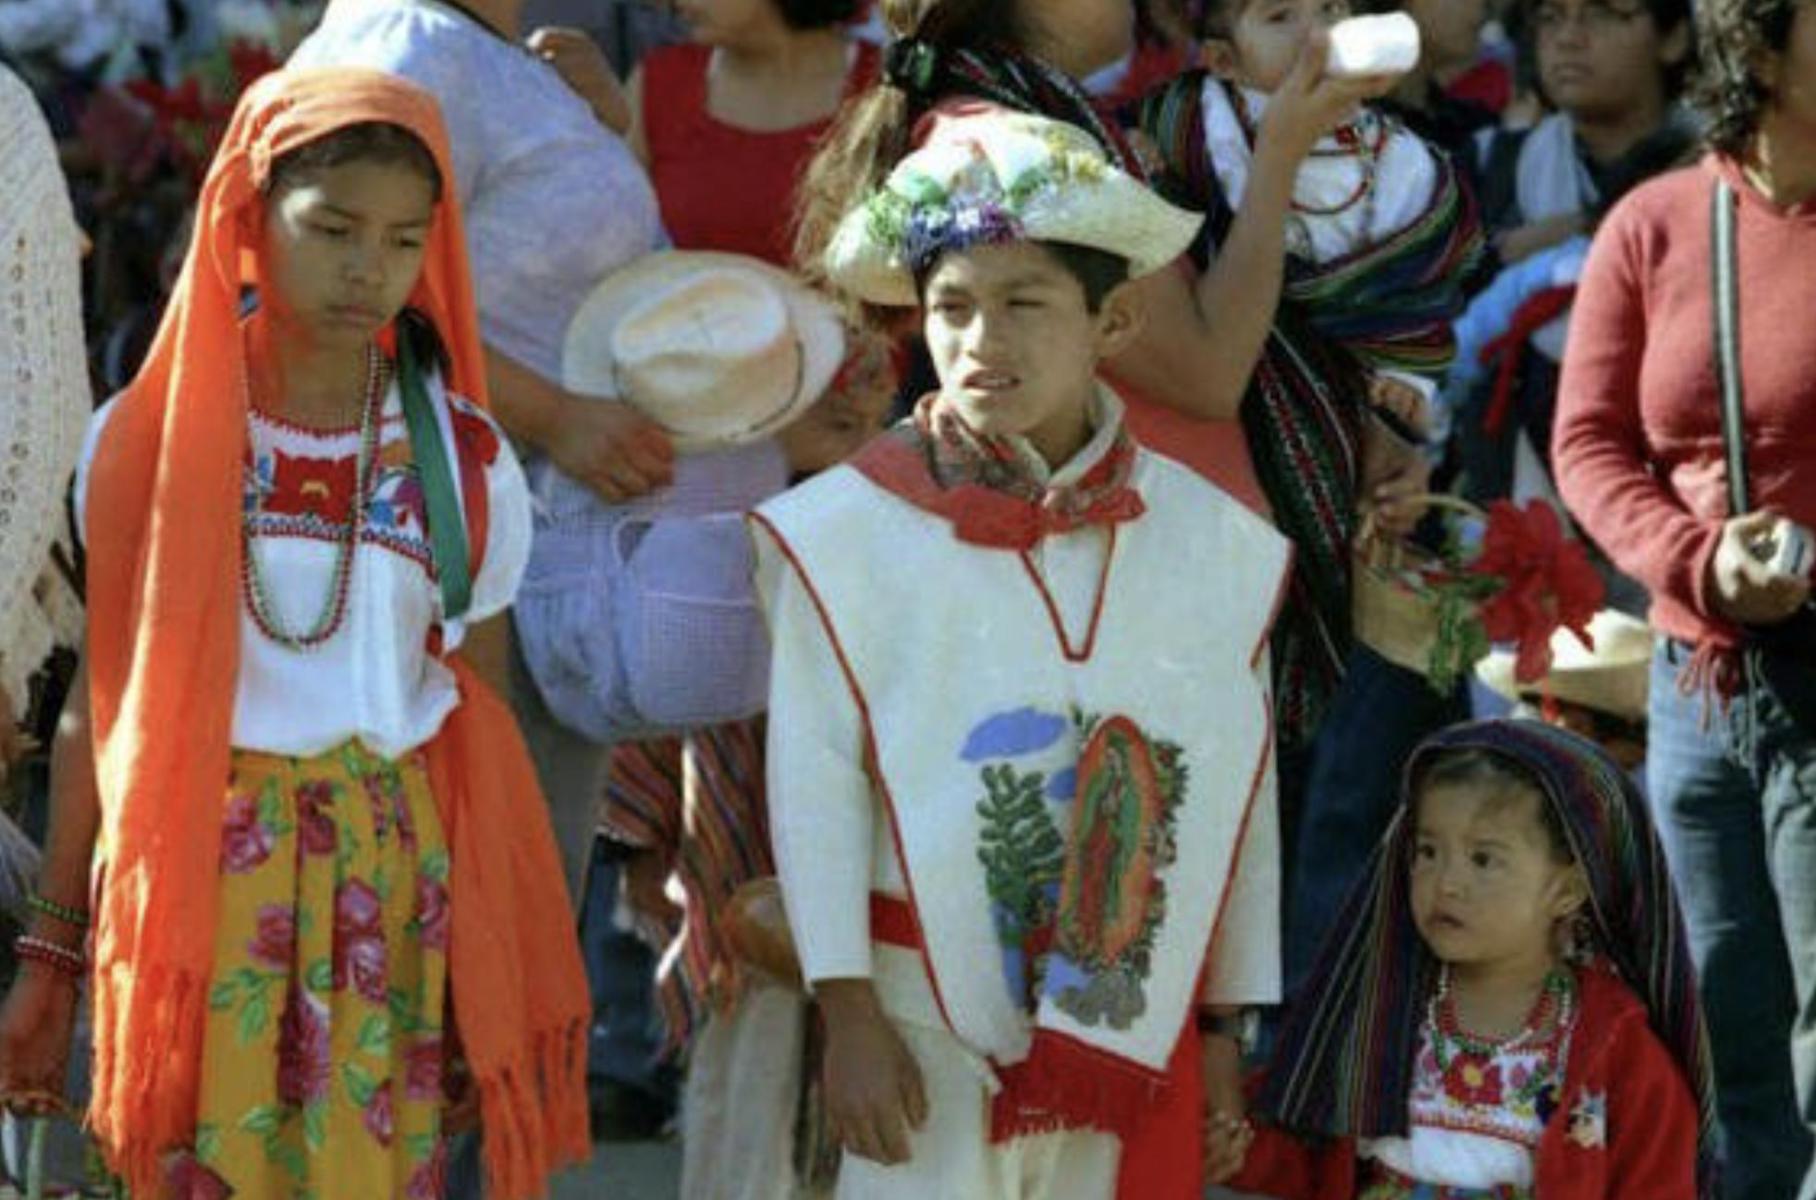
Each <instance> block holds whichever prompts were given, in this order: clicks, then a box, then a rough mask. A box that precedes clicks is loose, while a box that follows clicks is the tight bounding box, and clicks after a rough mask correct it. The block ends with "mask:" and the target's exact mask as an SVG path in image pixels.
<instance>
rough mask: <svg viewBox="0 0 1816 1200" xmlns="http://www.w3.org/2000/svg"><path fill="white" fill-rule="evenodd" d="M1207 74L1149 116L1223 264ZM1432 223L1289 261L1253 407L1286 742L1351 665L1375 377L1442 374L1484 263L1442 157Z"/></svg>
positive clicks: (1171, 186) (1167, 180)
mask: <svg viewBox="0 0 1816 1200" xmlns="http://www.w3.org/2000/svg"><path fill="white" fill-rule="evenodd" d="M1205 79H1206V75H1205V73H1204V72H1203V71H1190V72H1187V73H1186V74H1184V75H1181V76H1180V77H1179V78H1178V79H1176V80H1174V81H1173V82H1172V83H1170V84H1168V85H1167V86H1166V87H1164V88H1162V89H1161V90H1159V91H1157V92H1155V93H1153V94H1152V95H1151V96H1149V97H1148V99H1147V100H1145V101H1144V102H1143V103H1142V105H1141V108H1140V110H1139V116H1138V122H1139V125H1140V128H1141V130H1142V132H1143V133H1144V134H1145V135H1146V136H1147V138H1148V139H1149V140H1150V141H1151V142H1152V143H1153V145H1154V146H1155V147H1156V149H1157V150H1158V151H1159V154H1160V158H1161V162H1162V173H1161V176H1160V178H1159V180H1158V181H1157V183H1158V186H1159V188H1160V190H1161V192H1162V194H1164V195H1166V196H1167V198H1168V199H1170V200H1173V201H1174V202H1175V203H1178V204H1182V205H1186V206H1188V207H1191V208H1196V209H1202V210H1204V212H1205V218H1206V219H1205V226H1204V230H1203V232H1202V233H1201V234H1200V237H1199V242H1198V244H1197V245H1196V246H1195V247H1194V248H1193V255H1194V257H1195V258H1196V259H1197V261H1198V264H1199V266H1200V268H1203V267H1204V266H1205V265H1206V264H1208V263H1209V262H1210V260H1211V259H1212V258H1213V257H1214V256H1215V254H1216V251H1217V247H1219V246H1220V245H1222V243H1223V241H1224V239H1225V238H1226V237H1227V236H1228V234H1229V229H1230V226H1231V224H1232V223H1233V222H1234V221H1235V215H1236V214H1235V211H1234V209H1232V208H1231V206H1230V203H1229V200H1228V199H1227V197H1225V196H1224V194H1223V189H1222V185H1221V184H1220V183H1219V182H1218V179H1217V173H1216V171H1215V170H1214V169H1213V167H1212V164H1211V160H1210V153H1209V150H1208V149H1207V147H1206V145H1205V140H1204V83H1205ZM1438 161H1439V169H1440V172H1441V181H1442V182H1441V185H1440V186H1439V188H1438V189H1437V191H1436V193H1435V194H1434V197H1433V200H1432V203H1431V205H1430V206H1429V208H1428V209H1427V211H1426V213H1425V214H1424V215H1423V216H1422V217H1421V218H1420V219H1419V220H1417V221H1415V222H1414V223H1413V224H1412V225H1410V226H1408V227H1407V229H1405V230H1404V231H1402V232H1401V233H1400V234H1399V235H1397V236H1396V237H1394V238H1392V239H1391V240H1389V241H1388V242H1386V243H1384V244H1382V245H1380V246H1376V247H1372V248H1370V249H1368V250H1365V251H1362V252H1360V253H1357V254H1355V255H1352V256H1350V257H1348V258H1345V259H1342V260H1340V261H1338V262H1335V263H1330V264H1327V265H1325V266H1323V267H1314V266H1312V265H1311V264H1308V263H1305V262H1300V261H1298V260H1289V261H1288V263H1287V275H1286V281H1285V287H1284V291H1283V294H1282V297H1281V301H1280V307H1279V310H1278V312H1277V314H1276V316H1275V320H1274V328H1273V331H1272V332H1271V334H1270V335H1269V337H1268V340H1267V343H1266V345H1265V347H1264V348H1263V350H1262V354H1261V361H1260V362H1259V363H1258V364H1257V365H1256V368H1255V374H1254V378H1253V380H1252V381H1251V383H1250V385H1249V391H1248V395H1247V396H1246V397H1245V398H1244V400H1243V404H1242V413H1241V418H1242V426H1243V432H1244V434H1245V435H1246V437H1247V441H1248V445H1249V453H1250V456H1251V457H1252V458H1253V460H1254V464H1255V473H1256V476H1257V477H1258V479H1259V480H1260V483H1261V487H1262V490H1263V491H1264V492H1265V493H1266V494H1267V498H1268V501H1269V503H1270V504H1271V505H1272V506H1273V510H1274V515H1275V519H1276V521H1277V522H1278V523H1279V525H1280V528H1281V530H1282V531H1283V532H1284V533H1286V534H1287V535H1288V536H1289V537H1291V538H1292V539H1293V542H1294V544H1295V545H1296V546H1297V548H1298V558H1297V561H1296V564H1295V570H1294V574H1293V580H1292V584H1291V587H1290V589H1289V591H1288V594H1287V599H1286V604H1285V606H1284V607H1283V609H1282V611H1281V614H1280V619H1279V621H1278V622H1277V623H1276V624H1275V627H1274V644H1273V652H1274V655H1273V657H1274V672H1275V704H1276V707H1277V709H1278V726H1279V729H1280V736H1281V739H1282V741H1283V742H1284V743H1286V744H1288V745H1300V744H1304V743H1305V742H1307V741H1309V740H1310V738H1311V736H1312V734H1313V733H1314V732H1315V730H1316V729H1317V725H1318V721H1319V719H1320V718H1321V717H1322V716H1323V713H1324V709H1325V707H1326V705H1327V704H1328V703H1329V701H1330V698H1331V696H1332V695H1333V694H1334V693H1335V691H1336V688H1337V684H1338V682H1339V681H1340V680H1341V678H1342V673H1343V667H1344V664H1345V663H1346V662H1347V661H1348V658H1349V651H1350V646H1351V635H1350V622H1351V616H1350V545H1351V542H1352V541H1353V539H1354V537H1355V534H1356V531H1357V522H1358V514H1357V508H1356V505H1357V490H1358V487H1359V485H1360V453H1359V445H1360V440H1361V430H1362V417H1363V412H1364V406H1365V404H1366V401H1367V397H1368V383H1369V373H1370V372H1371V371H1375V370H1381V369H1387V368H1392V369H1397V370H1409V371H1416V372H1420V373H1423V374H1436V373H1438V372H1441V371H1442V370H1443V368H1444V367H1445V365H1446V364H1448V363H1449V361H1450V359H1451V356H1452V355H1453V353H1454V349H1455V339H1454V337H1453V336H1452V334H1451V329H1450V322H1451V321H1452V320H1453V319H1454V318H1455V317H1456V315H1457V314H1458V313H1460V312H1461V311H1462V306H1463V293H1462V282H1463V279H1464V276H1465V275H1466V273H1467V272H1468V270H1469V268H1470V266H1471V265H1472V264H1473V262H1474V261H1475V258H1476V256H1477V255H1478V254H1479V253H1480V250H1481V245H1482V241H1481V232H1480V225H1479V222H1478V220H1477V218H1476V214H1475V209H1474V205H1473V202H1472V201H1470V199H1469V197H1468V192H1467V190H1466V189H1464V188H1463V187H1462V186H1461V185H1460V184H1459V182H1458V180H1457V178H1456V175H1455V172H1454V171H1453V170H1452V169H1451V168H1450V166H1449V165H1448V160H1446V159H1445V158H1444V156H1442V155H1439V156H1438Z"/></svg>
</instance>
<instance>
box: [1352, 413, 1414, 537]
mask: <svg viewBox="0 0 1816 1200" xmlns="http://www.w3.org/2000/svg"><path fill="white" fill-rule="evenodd" d="M1430 487H1431V463H1430V461H1429V460H1427V459H1426V457H1425V455H1424V453H1423V452H1422V451H1421V450H1420V449H1419V448H1418V447H1416V446H1412V445H1410V444H1408V443H1407V442H1404V441H1402V440H1401V439H1400V438H1398V437H1396V436H1395V435H1394V434H1392V433H1390V432H1389V431H1388V430H1387V428H1386V427H1385V426H1383V425H1382V424H1381V423H1380V422H1378V421H1370V422H1368V423H1366V424H1365V425H1363V427H1362V492H1361V495H1360V496H1359V497H1358V503H1359V505H1360V507H1361V508H1362V510H1363V512H1364V513H1366V514H1367V516H1368V519H1369V524H1370V525H1371V526H1372V527H1373V528H1374V529H1375V530H1376V531H1377V532H1379V533H1381V534H1383V535H1385V536H1386V537H1389V538H1400V537H1404V536H1405V535H1406V534H1408V533H1411V532H1412V529H1413V526H1415V525H1417V524H1418V523H1419V518H1420V517H1422V516H1424V515H1425V505H1424V503H1422V502H1421V501H1420V500H1419V497H1421V496H1423V495H1424V494H1425V493H1426V492H1427V491H1428V490H1429V489H1430Z"/></svg>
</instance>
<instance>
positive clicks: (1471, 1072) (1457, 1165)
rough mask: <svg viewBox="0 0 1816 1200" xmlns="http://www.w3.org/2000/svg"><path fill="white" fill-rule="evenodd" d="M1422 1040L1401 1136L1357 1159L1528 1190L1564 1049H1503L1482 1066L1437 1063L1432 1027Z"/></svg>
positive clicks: (1463, 1182) (1466, 1182) (1371, 1144)
mask: <svg viewBox="0 0 1816 1200" xmlns="http://www.w3.org/2000/svg"><path fill="white" fill-rule="evenodd" d="M1425 1026H1426V1027H1425V1029H1424V1031H1423V1032H1422V1033H1421V1035H1420V1039H1419V1056H1418V1059H1417V1060H1416V1063H1415V1065H1414V1069H1413V1086H1412V1096H1411V1099H1410V1115H1411V1120H1412V1123H1411V1128H1410V1130H1409V1131H1408V1136H1406V1137H1403V1138H1379V1139H1375V1140H1372V1141H1367V1142H1364V1143H1363V1144H1362V1147H1361V1154H1362V1157H1364V1158H1372V1159H1375V1160H1376V1161H1378V1162H1381V1163H1383V1164H1385V1165H1386V1166H1388V1167H1390V1168H1392V1169H1393V1170H1394V1171H1396V1172H1398V1173H1399V1174H1401V1175H1404V1176H1406V1177H1407V1178H1409V1179H1416V1180H1418V1181H1420V1182H1421V1183H1431V1184H1441V1185H1444V1186H1447V1187H1455V1188H1470V1189H1479V1190H1488V1189H1491V1188H1495V1187H1504V1186H1509V1185H1511V1186H1513V1187H1518V1188H1529V1187H1531V1186H1532V1185H1533V1176H1534V1161H1533V1152H1534V1151H1535V1150H1536V1149H1537V1148H1538V1144H1539V1140H1540V1138H1541V1137H1543V1136H1544V1132H1545V1122H1546V1119H1547V1118H1548V1117H1549V1116H1550V1110H1551V1106H1553V1105H1555V1104H1556V1103H1557V1102H1558V1097H1559V1095H1560V1094H1561V1092H1562V1088H1563V1067H1564V1059H1565V1056H1566V1055H1567V1054H1568V1050H1569V1046H1568V1042H1569V1035H1568V1032H1566V1033H1565V1034H1564V1038H1563V1041H1564V1045H1563V1047H1562V1049H1559V1048H1558V1047H1557V1046H1555V1045H1552V1044H1549V1043H1550V1042H1551V1039H1549V1038H1547V1039H1546V1043H1547V1044H1527V1045H1522V1046H1518V1047H1513V1048H1503V1049H1502V1050H1500V1051H1499V1052H1498V1053H1497V1054H1496V1055H1495V1057H1494V1058H1493V1060H1492V1061H1490V1062H1489V1063H1487V1064H1486V1065H1485V1066H1479V1065H1478V1066H1472V1065H1469V1064H1467V1063H1465V1062H1463V1061H1460V1060H1453V1061H1452V1063H1451V1064H1450V1068H1451V1069H1450V1070H1448V1071H1447V1070H1445V1069H1444V1066H1443V1065H1441V1064H1440V1063H1439V1060H1438V1055H1437V1052H1436V1049H1435V1047H1434V1042H1433V1033H1432V1029H1431V1022H1430V1021H1427V1022H1426V1023H1425Z"/></svg>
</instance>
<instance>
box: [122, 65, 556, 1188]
mask: <svg viewBox="0 0 1816 1200" xmlns="http://www.w3.org/2000/svg"><path fill="white" fill-rule="evenodd" d="M369 121H382V122H388V123H391V124H396V125H400V126H402V127H404V128H406V129H408V130H410V131H411V132H412V133H414V134H415V135H416V136H417V137H418V138H420V139H421V140H422V142H423V143H424V144H425V145H427V146H428V147H430V149H431V150H432V151H433V153H434V155H435V158H436V161H437V162H438V163H439V164H440V168H441V173H442V178H443V179H444V180H452V179H453V177H454V176H453V172H452V170H451V169H450V167H449V156H448V146H447V136H446V133H445V132H444V130H443V128H442V123H441V118H440V115H439V112H438V111H437V109H436V107H435V102H434V101H433V99H431V98H430V97H429V96H428V95H427V94H426V93H424V92H422V91H420V90H418V89H416V88H415V87H413V86H411V85H409V84H407V83H404V82H402V81H400V80H397V79H394V78H392V77H389V76H386V75H383V74H380V73H377V72H371V71H351V70H323V71H284V72H279V73H277V74H275V75H270V76H267V77H265V78H264V79H262V80H260V81H259V82H258V83H257V84H255V85H254V86H253V87H252V88H251V89H250V90H249V91H248V92H247V94H246V95H245V97H244V98H243V99H242V101H241V103H240V106H239V108H238V110H237V111H236V112H235V114H234V118H233V122H232V125H231V127H230V128H229V130H228V132H227V135H226V139H225V141H224V142H223V144H222V146H221V149H220V152H219V154H218V155H217V157H216V158H215V160H214V163H213V164H212V166H211V167H210V169H209V172H208V178H207V181H206V183H205V184H204V186H203V190H202V197H201V202H200V205H199V208H198V211H197V218H196V232H195V241H194V244H193V245H192V247H191V248H190V252H189V256H188V259H187V261H186V262H185V264H184V267H183V273H182V275H181V277H180V278H179V280H178V283H177V287H176V292H175V295H174V296H173V297H172V299H171V303H170V307H169V309H168V310H167V311H166V313H165V315H164V320H163V323H162V324H161V325H160V326H159V329H158V334H157V339H156V341H155V342H154V343H153V345H152V349H151V353H150V356H149V358H148V359H147V361H146V364H145V367H144V369H143V370H142V371H141V372H140V374H139V376H138V378H137V379H135V380H134V381H133V383H132V385H131V386H130V387H129V388H127V390H126V391H125V392H124V393H123V394H122V395H121V396H120V398H119V400H118V401H116V408H117V411H116V412H115V413H114V414H113V416H112V418H111V419H110V421H109V423H108V427H107V430H106V432H105V434H104V435H103V437H102V439H101V443H100V445H99V447H98V450H97V453H96V455H95V460H94V464H93V466H92V468H91V473H90V479H89V493H88V503H87V523H88V529H87V531H86V533H87V541H88V547H89V558H90V574H89V636H88V670H89V680H90V689H91V694H92V718H93V729H94V737H95V764H96V776H97V781H98V784H99V789H100V805H101V834H100V843H99V847H98V861H99V863H100V864H101V866H100V874H99V876H98V883H97V889H98V894H97V900H96V925H95V944H94V1019H95V1087H94V1099H93V1103H92V1107H91V1110H90V1115H91V1120H92V1123H93V1126H94V1129H95V1131H96V1133H97V1134H98V1136H99V1137H100V1139H101V1142H102V1144H103V1146H104V1147H105V1149H106V1151H107V1154H108V1157H109V1159H110V1161H111V1163H112V1165H113V1166H114V1168H115V1169H116V1170H118V1171H120V1172H121V1173H122V1174H123V1175H125V1176H126V1178H127V1180H128V1182H129V1183H130V1184H131V1185H132V1186H133V1187H134V1189H135V1191H138V1192H139V1194H142V1195H156V1194H158V1182H159V1170H160V1165H161V1159H162V1157H163V1156H164V1155H165V1154H166V1152H168V1151H169V1150H171V1149H173V1148H175V1147H177V1146H180V1145H182V1144H183V1143H185V1142H186V1141H188V1140H189V1139H191V1138H192V1137H193V1135H194V1125H195V1119H196V1106H197V1102H198V1096H199V1090H200V1082H201V1080H200V1074H201V1059H202V1030H203V1021H204V1017H205V1013H206V1010H207V1001H208V988H209V983H210V974H211V972H212V968H213V962H214V930H215V928H216V927H217V916H218V913H217V909H218V905H219V890H218V882H217V876H218V869H219V860H220V845H221V813H222V804H223V791H224V789H225V786H226V783H227V779H228V772H229V767H230V747H229V744H228V739H229V736H230V733H231V728H232V719H233V696H234V685H235V680H236V677H237V660H238V653H239V642H238V638H239V629H240V611H239V606H240V596H239V579H238V572H239V567H240V553H241V549H240V529H239V523H240V486H241V484H240V478H241V463H242V456H243V454H244V450H245V445H246V402H245V395H246V393H245V390H244V383H243V379H244V372H245V362H244V350H243V343H242V339H241V336H240V331H239V319H238V311H239V297H240V287H241V285H242V283H243V282H247V281H250V280H251V279H252V278H253V275H252V274H250V273H249V272H255V271H256V269H257V263H256V261H255V256H254V253H253V250H254V248H255V246H256V245H257V239H258V237H259V235H260V233H261V231H262V215H263V200H262V195H261V192H262V187H263V185H264V183H265V181H266V180H267V178H268V177H269V174H270V169H271V164H272V163H273V162H274V161H275V160H276V159H278V158H279V157H281V156H282V155H284V154H285V153H286V152H288V151H291V150H294V149H296V148H297V147H299V146H301V145H304V144H305V143H307V142H310V141H313V140H315V139H317V138H320V137H322V136H324V135H326V134H328V133H331V132H333V131H334V130H337V129H340V128H344V127H346V126H348V125H353V124H359V123H362V122H369ZM410 302H411V304H412V306H413V307H415V308H417V309H419V310H421V311H423V312H425V313H426V314H428V316H429V317H430V319H431V320H433V321H434V323H435V326H436V328H437V329H438V330H439V331H440V333H441V336H442V338H443V340H444V341H445V343H446V344H447V345H448V347H449V350H450V354H451V357H452V360H453V361H452V367H451V372H450V374H451V378H450V379H449V384H450V386H451V387H452V389H453V390H454V391H456V392H458V393H460V394H462V395H464V396H468V397H472V398H475V399H477V400H481V401H483V398H484V395H485V375H484V369H483V360H482V357H481V349H480V342H479V333H478V327H477V319H476V317H475V314H474V307H473V291H472V285H471V282H470V280H469V278H468V271H467V263H466V252H465V244H464V240H463V235H462V232H461V225H460V216H459V212H458V208H457V205H456V204H455V203H454V201H453V200H452V199H451V198H449V199H444V200H443V201H442V202H441V203H440V204H439V205H437V209H436V215H435V220H434V225H433V228H432V230H431V232H430V235H429V242H428V251H427V254H426V257H425V265H424V268H423V274H422V278H421V279H420V280H419V281H418V282H417V285H416V288H415V290H414V292H413V293H412V296H411V301H410ZM453 665H454V669H455V671H456V673H457V675H458V677H459V681H460V688H461V694H462V697H463V702H462V704H461V705H460V707H459V708H458V709H457V710H456V711H455V713H454V714H453V715H452V716H451V717H450V718H449V719H448V721H447V723H446V725H445V726H444V727H443V728H442V730H441V732H440V734H439V735H438V736H437V737H436V739H435V740H434V741H433V742H432V743H430V745H429V747H428V756H429V764H430V774H431V779H432V782H433V785H434V788H435V796H436V800H437V804H438V807H439V809H440V812H441V816H442V820H443V823H444V824H445V826H446V828H447V837H448V842H449V846H450V847H451V849H452V857H453V876H452V882H451V888H452V917H453V933H452V940H451V944H450V975H451V978H452V981H453V983H452V987H453V1006H454V1012H455V1018H456V1021H457V1023H458V1028H459V1034H460V1038H461V1041H462V1043H463V1045H464V1046H465V1049H466V1053H467V1056H468V1058H469V1060H470V1062H471V1064H472V1068H473V1072H474V1076H475V1078H476V1080H477V1083H478V1086H479V1089H480V1103H481V1115H482V1118H483V1120H484V1122H485V1131H486V1153H487V1166H488V1169H489V1172H490V1176H491V1181H492V1192H493V1194H496V1195H500V1196H503V1197H507V1198H514V1197H525V1196H533V1195H537V1194H540V1193H541V1192H542V1191H543V1190H544V1189H545V1185H546V1180H547V1177H548V1175H549V1173H550V1171H551V1170H553V1169H555V1168H556V1167H558V1166H561V1165H563V1164H564V1163H566V1162H568V1161H571V1160H577V1159H581V1158H584V1157H585V1156H586V1155H587V1154H588V1153H589V1152H590V1146H589V1144H588V1133H587V1120H586V1092H585V1076H584V1036H585V1029H586V1024H587V1019H588V998H587V990H586V979H585V974H584V972H583V970H582V968H581V964H580V958H579V953H578V948H577V946H576V945H575V940H574V936H573V921H572V917H571V909H570V907H569V904H568V899H567V895H566V891H565V888H564V887H563V884H562V872H561V867H560V862H559V858H558V856H557V853H556V849H555V845H554V840H553V837H552V835H551V833H550V830H549V826H548V823H547V821H546V819H545V817H544V813H545V809H544V806H543V804H542V801H541V799H540V795H539V792H538V788H537V782H536V775H535V772H534V770H533V769H532V767H531V765H530V762H529V758H528V755H527V753H526V751H525V748H524V745H523V741H522V738H521V737H520V736H519V735H518V732H517V728H516V725H515V723H514V720H513V718H512V716H511V713H510V711H509V710H508V709H507V708H506V707H505V706H504V704H503V703H502V702H500V701H499V699H498V698H497V697H496V696H494V695H493V694H491V692H489V691H488V690H487V688H486V687H485V685H484V684H483V683H481V682H480V681H479V680H478V678H477V677H476V676H475V675H474V674H473V672H472V671H471V670H470V669H469V668H467V667H466V666H465V665H464V664H462V663H459V662H458V661H456V662H455V663H454V664H453Z"/></svg>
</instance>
